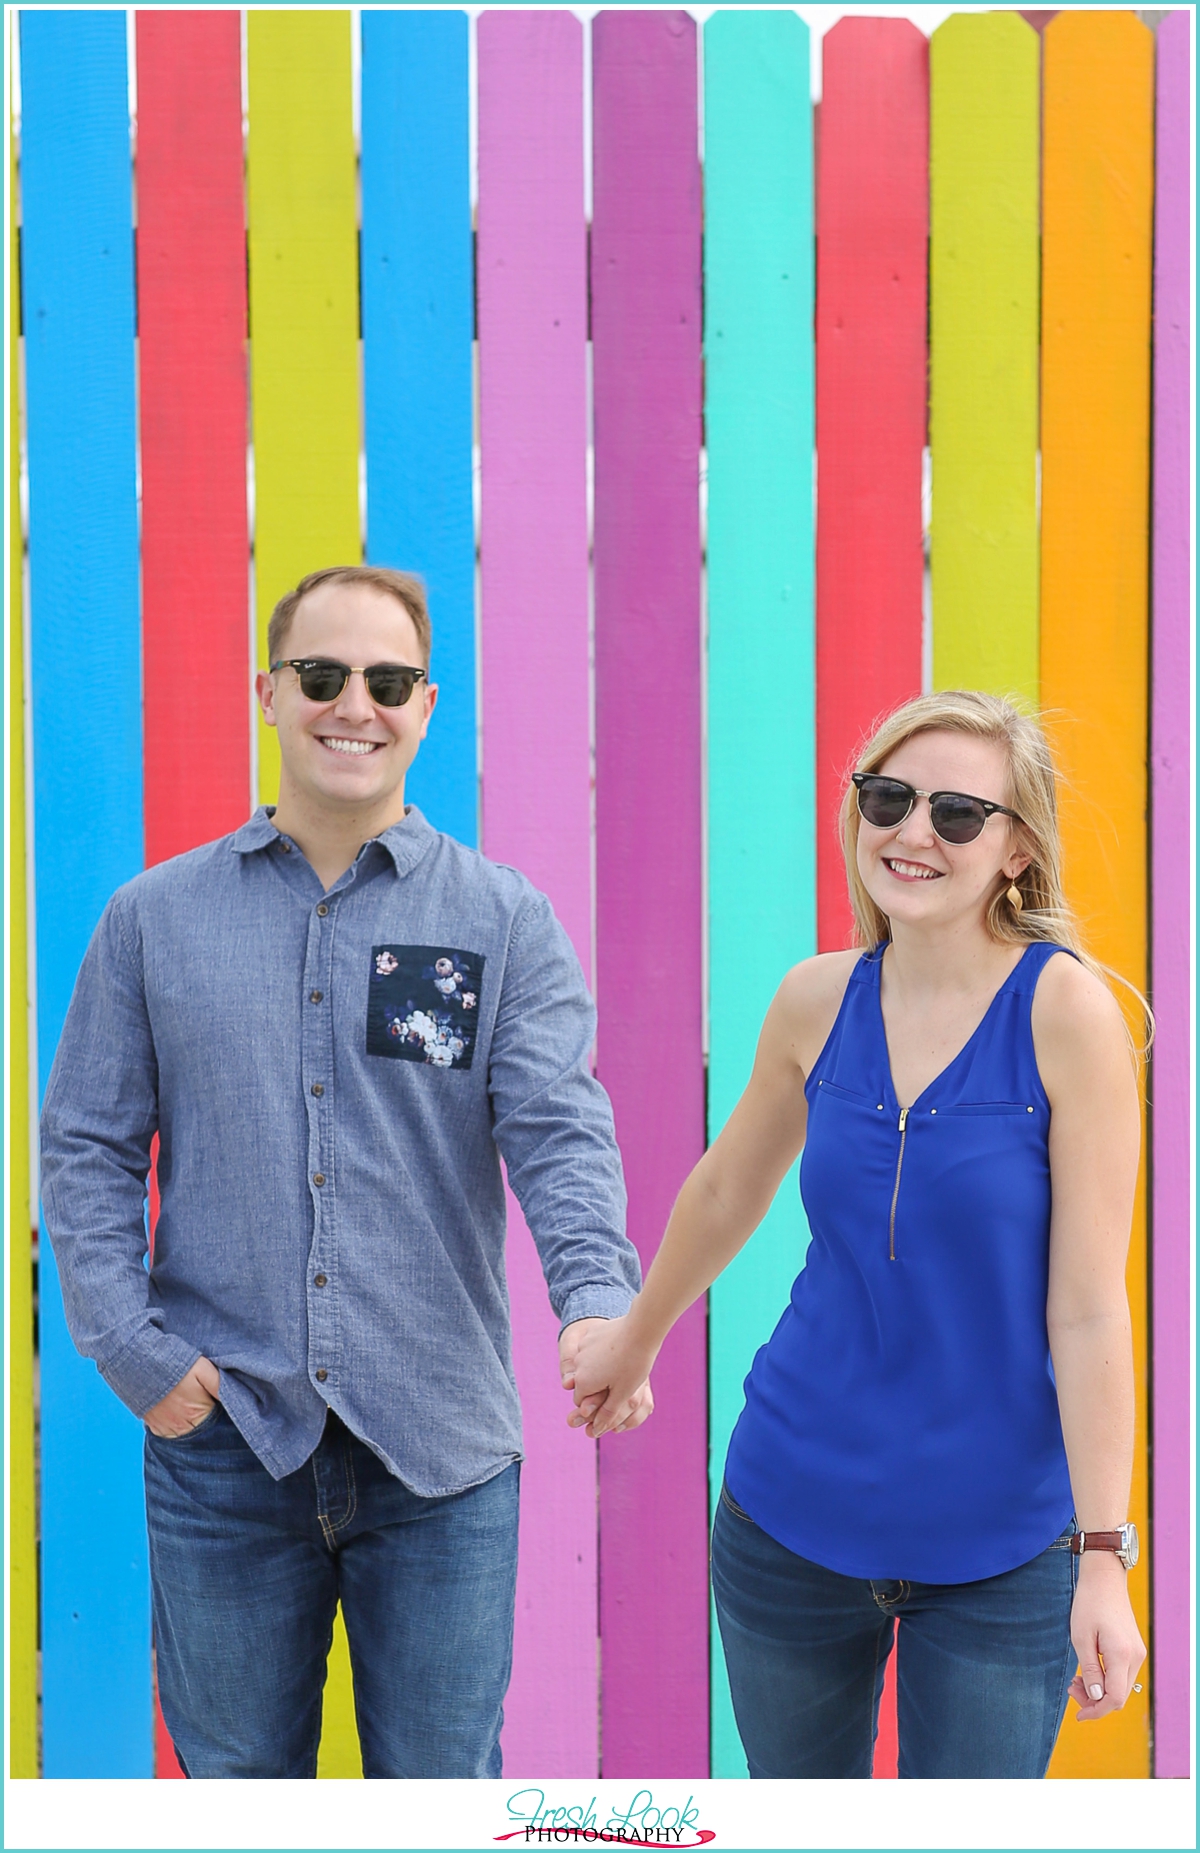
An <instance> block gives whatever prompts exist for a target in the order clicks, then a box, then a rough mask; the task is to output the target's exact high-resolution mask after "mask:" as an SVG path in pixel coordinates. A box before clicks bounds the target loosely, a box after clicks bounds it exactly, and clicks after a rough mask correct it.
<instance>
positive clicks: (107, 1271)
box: [41, 894, 200, 1416]
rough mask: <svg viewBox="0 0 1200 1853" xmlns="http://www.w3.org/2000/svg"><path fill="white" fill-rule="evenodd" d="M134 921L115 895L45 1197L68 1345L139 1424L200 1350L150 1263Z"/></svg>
mask: <svg viewBox="0 0 1200 1853" xmlns="http://www.w3.org/2000/svg"><path fill="white" fill-rule="evenodd" d="M131 915H132V908H131V906H130V903H129V899H128V896H127V895H126V894H117V895H116V896H114V898H113V900H111V901H110V902H109V904H108V907H107V908H106V909H105V911H104V914H103V916H102V918H101V920H100V924H99V925H98V926H97V928H96V931H95V933H94V934H93V936H92V942H91V944H90V946H89V947H88V950H87V956H86V957H85V959H84V961H83V965H82V966H81V968H80V972H79V977H78V979H77V981H76V984H75V992H74V996H73V997H72V999H71V1007H70V1009H69V1010H68V1012H67V1019H66V1022H65V1023H64V1025H63V1032H62V1036H61V1038H60V1041H59V1045H58V1052H57V1054H56V1055H55V1058H54V1066H53V1069H52V1070H51V1074H50V1083H49V1086H48V1087H47V1089H46V1100H45V1105H44V1107H43V1109H42V1126H41V1132H42V1147H41V1187H42V1190H41V1194H42V1206H43V1212H44V1216H45V1225H46V1234H47V1235H48V1236H49V1238H50V1242H51V1245H52V1247H53V1249H54V1258H55V1260H56V1262H57V1264H58V1272H59V1278H60V1281H61V1283H62V1295H63V1309H64V1311H65V1313H66V1319H67V1326H68V1329H69V1331H70V1333H71V1337H72V1338H73V1339H74V1341H75V1344H76V1347H77V1348H78V1350H80V1351H81V1352H82V1353H83V1355H84V1357H88V1358H92V1359H94V1360H95V1362H96V1364H97V1365H98V1367H99V1370H100V1374H101V1375H102V1376H103V1378H104V1379H105V1381H106V1383H108V1385H109V1387H110V1388H111V1389H113V1390H115V1392H116V1394H117V1395H118V1396H119V1397H120V1398H121V1400H122V1402H124V1403H125V1404H127V1405H128V1407H129V1408H130V1409H132V1410H133V1412H134V1414H135V1415H137V1416H143V1415H145V1414H146V1413H147V1412H148V1411H150V1410H153V1409H154V1408H155V1407H156V1406H157V1405H158V1404H159V1403H161V1402H162V1401H163V1400H164V1399H165V1398H167V1397H168V1396H169V1395H170V1393H171V1392H172V1391H173V1390H174V1389H175V1387H176V1385H177V1384H180V1383H181V1381H182V1379H183V1378H185V1377H186V1376H188V1374H189V1373H190V1372H191V1370H192V1367H193V1365H194V1364H195V1363H196V1362H197V1359H198V1358H199V1356H200V1354H199V1353H198V1352H197V1350H196V1348H195V1346H194V1345H191V1344H188V1343H187V1341H186V1340H185V1339H182V1338H179V1337H176V1336H174V1335H173V1334H171V1333H169V1332H166V1331H165V1330H164V1329H163V1319H162V1312H161V1310H160V1309H159V1308H158V1307H157V1306H155V1305H154V1304H153V1301H152V1298H151V1294H150V1282H149V1277H148V1275H147V1273H146V1269H145V1266H144V1257H145V1254H146V1221H145V1199H146V1177H147V1174H148V1172H149V1169H150V1143H151V1140H152V1139H153V1137H154V1134H155V1132H156V1130H157V1127H158V1065H157V1062H156V1060H155V1054H154V1040H153V1036H152V1034H151V1030H150V1022H149V1017H148V1015H147V1011H146V999H145V991H144V986H143V982H142V964H141V957H140V947H139V945H138V942H137V934H136V927H135V924H134V922H133V920H132V919H131Z"/></svg>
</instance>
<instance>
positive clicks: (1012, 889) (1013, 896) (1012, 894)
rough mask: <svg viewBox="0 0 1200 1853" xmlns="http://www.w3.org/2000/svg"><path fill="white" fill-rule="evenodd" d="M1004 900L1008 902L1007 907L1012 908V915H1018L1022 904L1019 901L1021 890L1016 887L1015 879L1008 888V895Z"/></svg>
mask: <svg viewBox="0 0 1200 1853" xmlns="http://www.w3.org/2000/svg"><path fill="white" fill-rule="evenodd" d="M1004 898H1005V900H1006V901H1007V902H1008V904H1009V906H1010V907H1011V908H1012V910H1013V912H1014V914H1019V913H1020V911H1021V908H1022V905H1023V903H1022V900H1021V890H1020V889H1019V888H1018V887H1017V883H1016V878H1015V877H1014V878H1013V881H1012V883H1011V884H1010V886H1009V890H1008V893H1007V894H1006V895H1005V897H1004Z"/></svg>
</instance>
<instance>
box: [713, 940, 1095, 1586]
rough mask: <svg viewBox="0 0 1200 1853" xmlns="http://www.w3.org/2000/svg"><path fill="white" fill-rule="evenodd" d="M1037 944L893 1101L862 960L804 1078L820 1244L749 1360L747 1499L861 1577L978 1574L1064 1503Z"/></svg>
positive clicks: (802, 1542)
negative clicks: (952, 1053) (956, 1045)
mask: <svg viewBox="0 0 1200 1853" xmlns="http://www.w3.org/2000/svg"><path fill="white" fill-rule="evenodd" d="M1059 950H1061V948H1059V947H1056V946H1052V945H1042V944H1034V945H1030V946H1029V947H1028V948H1027V949H1026V951H1025V952H1024V953H1023V955H1022V957H1021V959H1020V960H1019V962H1018V963H1017V965H1016V966H1015V968H1014V969H1013V971H1012V972H1010V973H1009V976H1008V978H1007V979H1006V980H1005V982H1004V984H1003V985H1001V987H1000V989H999V991H998V992H997V994H996V996H995V997H994V998H993V1000H992V1002H991V1005H990V1006H989V1008H988V1011H987V1014H986V1016H985V1017H984V1019H983V1021H982V1023H981V1024H980V1025H979V1027H978V1029H977V1030H976V1031H975V1033H974V1035H973V1036H972V1037H971V1039H970V1041H969V1042H968V1043H967V1045H966V1047H965V1048H964V1049H962V1050H961V1051H960V1053H959V1054H958V1055H957V1056H956V1057H955V1059H954V1060H953V1061H952V1062H951V1063H950V1065H949V1067H948V1068H945V1069H943V1071H942V1073H941V1074H940V1075H938V1077H937V1079H936V1080H935V1081H932V1082H931V1083H930V1085H929V1086H928V1087H927V1088H926V1089H925V1091H924V1093H923V1094H921V1095H920V1097H919V1098H918V1099H917V1100H916V1101H914V1102H913V1104H912V1106H911V1107H909V1108H908V1109H907V1111H905V1112H902V1111H901V1109H900V1106H899V1103H898V1102H897V1099H896V1094H895V1090H894V1089H893V1087H892V1076H891V1068H890V1065H889V1062H888V1053H887V1041H886V1038H885V1035H884V1028H883V1013H882V1011H881V1009H880V1001H879V973H880V965H881V960H882V955H883V948H882V947H879V948H877V949H876V950H875V951H874V952H872V953H867V954H864V956H863V957H862V958H861V959H860V960H859V962H858V964H857V965H856V966H855V968H854V971H853V972H852V974H851V977H850V982H849V984H848V985H847V986H846V993H845V996H844V998H843V1000H842V1005H841V1009H840V1010H839V1012H838V1016H837V1021H836V1022H835V1024H834V1026H833V1029H832V1030H831V1031H830V1034H829V1039H828V1041H827V1042H826V1044H825V1047H824V1048H823V1049H822V1051H821V1054H820V1057H819V1059H818V1060H817V1062H816V1064H815V1066H814V1068H813V1071H812V1073H811V1075H810V1076H809V1078H808V1082H807V1085H806V1088H805V1093H806V1095H807V1098H808V1136H807V1140H806V1142H805V1147H804V1156H803V1159H802V1162H801V1167H800V1190H801V1195H802V1197H803V1200H804V1207H805V1209H806V1211H807V1213H808V1222H809V1228H810V1230H811V1236H812V1239H811V1242H810V1244H809V1248H808V1253H807V1255H806V1257H805V1264H804V1268H803V1270H802V1272H801V1273H800V1275H799V1278H798V1279H797V1281H796V1284H795V1286H794V1287H793V1289H792V1295H791V1300H790V1302H789V1304H788V1306H787V1309H786V1311H785V1312H784V1314H783V1317H782V1318H781V1319H780V1321H779V1324H778V1325H777V1326H776V1328H775V1331H774V1332H773V1334H772V1336H771V1338H770V1339H769V1340H768V1342H767V1343H766V1344H765V1345H764V1346H763V1347H762V1349H761V1350H760V1351H759V1352H758V1354H757V1356H756V1358H755V1360H754V1364H753V1366H752V1368H751V1371H750V1375H749V1376H748V1377H747V1379H746V1406H745V1408H744V1410H743V1411H742V1414H741V1416H740V1418H739V1420H738V1424H737V1427H736V1429H735V1430H734V1434H733V1439H732V1441H731V1442H730V1446H729V1457H728V1462H727V1465H726V1480H727V1483H728V1486H729V1490H730V1493H731V1494H732V1496H733V1498H734V1499H735V1500H736V1501H737V1502H738V1504H739V1505H740V1506H742V1507H743V1508H744V1509H745V1511H746V1512H748V1513H749V1515H750V1517H751V1518H753V1519H754V1520H755V1522H756V1523H757V1524H758V1525H759V1526H760V1527H761V1528H762V1530H764V1531H765V1532H767V1533H768V1534H769V1536H771V1537H773V1538H775V1539H776V1540H777V1541H778V1542H779V1543H780V1544H784V1545H786V1546H787V1548H788V1549H789V1550H792V1551H796V1552H797V1553H798V1554H799V1555H800V1556H802V1557H807V1558H808V1559H809V1560H810V1561H811V1562H814V1563H818V1564H823V1565H824V1566H825V1567H826V1568H827V1569H830V1570H837V1571H840V1572H841V1573H842V1574H843V1575H846V1576H861V1577H871V1578H876V1579H879V1578H906V1579H911V1580H912V1581H919V1582H929V1583H966V1582H972V1581H974V1580H975V1579H976V1578H978V1577H984V1576H996V1575H999V1574H1000V1572H1001V1571H1004V1570H1011V1569H1015V1568H1016V1566H1017V1565H1018V1564H1022V1563H1027V1562H1028V1561H1029V1560H1030V1559H1031V1558H1033V1557H1036V1556H1037V1555H1038V1554H1039V1553H1040V1552H1041V1551H1043V1550H1045V1549H1046V1547H1047V1546H1048V1545H1049V1544H1051V1543H1052V1542H1053V1540H1054V1539H1055V1538H1056V1537H1057V1536H1058V1535H1059V1533H1060V1532H1061V1531H1062V1530H1063V1528H1064V1526H1065V1525H1066V1524H1067V1523H1068V1521H1069V1520H1070V1518H1071V1514H1072V1511H1073V1506H1072V1500H1071V1483H1070V1479H1069V1476H1068V1473H1067V1459H1066V1453H1065V1451H1064V1448H1063V1438H1062V1428H1061V1426H1060V1423H1059V1415H1058V1399H1057V1396H1056V1393H1055V1387H1054V1377H1053V1372H1052V1369H1051V1363H1050V1346H1049V1341H1048V1338H1047V1335H1046V1285H1047V1271H1048V1259H1049V1235H1050V1162H1049V1154H1048V1149H1047V1138H1048V1134H1049V1130H1050V1103H1049V1101H1048V1100H1047V1098H1046V1094H1045V1090H1044V1089H1043V1087H1042V1084H1041V1081H1040V1079H1039V1077H1038V1071H1037V1063H1036V1060H1035V1058H1034V1049H1033V1034H1032V1030H1031V1027H1030V1007H1031V1005H1032V1002H1033V992H1034V987H1035V985H1036V984H1037V981H1038V977H1039V976H1040V974H1041V971H1042V968H1043V967H1044V965H1045V964H1046V962H1047V960H1048V959H1050V958H1052V957H1053V955H1054V953H1055V952H1056V951H1059Z"/></svg>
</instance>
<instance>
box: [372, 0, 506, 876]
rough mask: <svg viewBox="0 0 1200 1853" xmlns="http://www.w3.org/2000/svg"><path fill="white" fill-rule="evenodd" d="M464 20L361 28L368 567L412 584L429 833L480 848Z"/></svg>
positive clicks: (413, 777) (399, 16) (422, 798)
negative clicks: (424, 668)
mask: <svg viewBox="0 0 1200 1853" xmlns="http://www.w3.org/2000/svg"><path fill="white" fill-rule="evenodd" d="M473 316H474V310H473V278H472V251H471V193H470V169H469V151H468V65H467V16H466V14H465V13H459V12H433V11H429V12H425V11H413V12H408V11H395V12H393V11H386V12H385V11H379V12H373V11H372V12H368V11H364V13H363V16H362V320H363V400H364V423H365V443H366V461H367V559H368V560H370V561H371V562H373V563H375V564H378V565H385V566H399V567H402V568H404V569H405V570H407V571H410V572H416V573H420V574H421V576H422V578H423V579H424V580H425V583H426V586H427V587H428V591H429V601H430V608H431V613H432V617H433V625H434V648H433V666H432V674H433V678H434V680H435V681H436V683H437V684H438V706H437V712H436V714H435V716H434V719H433V722H432V724H431V726H430V729H429V737H428V739H427V740H426V742H425V744H424V746H423V747H422V748H421V753H420V757H419V758H418V760H417V762H416V764H415V765H414V767H413V769H412V772H411V773H410V775H409V783H408V792H409V795H410V796H411V797H412V798H413V800H414V802H416V803H417V804H419V805H420V806H421V808H422V810H423V811H425V813H426V815H427V816H428V818H429V820H430V822H431V823H433V824H435V825H436V826H437V828H438V829H439V830H446V831H448V832H449V833H450V835H451V836H455V837H457V838H458V839H459V840H460V841H461V842H464V843H469V844H471V845H474V844H476V843H477V842H478V840H479V829H478V808H479V805H478V778H477V767H476V746H475V732H476V722H475V527H474V516H473V510H472V493H471V340H472V332H473V330H472V323H473Z"/></svg>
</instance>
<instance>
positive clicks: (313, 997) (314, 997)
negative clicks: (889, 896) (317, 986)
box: [308, 991, 325, 1004]
mask: <svg viewBox="0 0 1200 1853" xmlns="http://www.w3.org/2000/svg"><path fill="white" fill-rule="evenodd" d="M324 995H325V993H324V991H310V992H309V994H308V1001H309V1003H310V1004H319V1003H320V1001H321V999H322V998H323V997H324Z"/></svg>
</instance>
